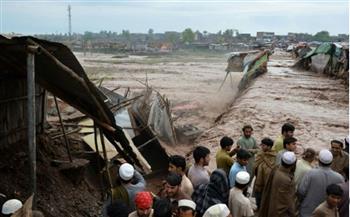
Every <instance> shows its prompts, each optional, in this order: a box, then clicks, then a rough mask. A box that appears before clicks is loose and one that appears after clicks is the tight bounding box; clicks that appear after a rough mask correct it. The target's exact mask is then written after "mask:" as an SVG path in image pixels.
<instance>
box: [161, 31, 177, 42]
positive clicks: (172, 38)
mask: <svg viewBox="0 0 350 217" xmlns="http://www.w3.org/2000/svg"><path fill="white" fill-rule="evenodd" d="M164 38H165V41H166V42H170V43H172V44H176V42H177V41H178V40H179V35H178V34H176V32H165V33H164Z"/></svg>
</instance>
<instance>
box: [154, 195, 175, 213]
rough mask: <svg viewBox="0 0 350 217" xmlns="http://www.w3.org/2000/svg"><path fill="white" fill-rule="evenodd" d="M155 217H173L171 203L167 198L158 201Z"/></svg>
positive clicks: (155, 203)
mask: <svg viewBox="0 0 350 217" xmlns="http://www.w3.org/2000/svg"><path fill="white" fill-rule="evenodd" d="M153 210H154V213H153V217H171V216H172V212H171V211H172V210H171V202H170V200H169V199H167V198H160V199H156V200H155V202H154V206H153Z"/></svg>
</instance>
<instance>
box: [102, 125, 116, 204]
mask: <svg viewBox="0 0 350 217" xmlns="http://www.w3.org/2000/svg"><path fill="white" fill-rule="evenodd" d="M99 131H100V139H101V144H102V149H103V158H104V160H105V167H106V172H107V176H108V185H109V189H108V190H109V191H110V192H109V193H110V195H111V201H112V203H113V197H112V187H113V186H112V177H111V174H110V172H109V163H108V158H107V151H106V146H105V140H104V136H103V131H102V129H101V128H99Z"/></svg>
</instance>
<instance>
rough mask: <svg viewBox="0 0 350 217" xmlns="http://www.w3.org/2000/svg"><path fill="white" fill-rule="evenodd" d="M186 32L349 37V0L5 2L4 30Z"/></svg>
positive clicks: (1, 3) (0, 27)
mask: <svg viewBox="0 0 350 217" xmlns="http://www.w3.org/2000/svg"><path fill="white" fill-rule="evenodd" d="M68 5H71V12H72V32H76V33H84V32H85V31H91V32H99V31H101V30H106V31H112V32H118V33H120V32H121V31H122V30H129V31H130V32H133V33H147V32H148V29H150V28H152V29H153V30H154V32H155V33H162V32H165V31H178V32H181V31H183V30H184V29H186V28H191V29H192V30H194V31H196V30H199V31H201V32H203V31H204V30H205V31H208V32H210V33H217V32H218V31H220V30H223V31H224V30H226V29H237V30H238V31H239V32H240V33H251V34H252V35H255V34H256V32H257V31H270V32H275V34H278V35H286V34H287V33H288V32H298V33H310V34H315V33H316V32H319V31H321V30H326V31H329V32H330V34H331V35H337V34H340V33H346V34H348V33H349V2H348V1H347V0H332V1H329V0H270V1H267V0H217V1H214V0H177V1H176V0H101V1H93V0H71V1H65V0H56V1H53V0H32V1H30V0H0V32H1V33H12V32H14V33H19V34H25V35H33V34H51V33H67V32H68V10H67V8H68Z"/></svg>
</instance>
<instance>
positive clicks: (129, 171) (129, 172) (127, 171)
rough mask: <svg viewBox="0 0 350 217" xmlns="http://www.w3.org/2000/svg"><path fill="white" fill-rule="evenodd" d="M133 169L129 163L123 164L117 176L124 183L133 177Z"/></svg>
mask: <svg viewBox="0 0 350 217" xmlns="http://www.w3.org/2000/svg"><path fill="white" fill-rule="evenodd" d="M134 172H135V170H134V167H133V166H132V165H131V164H129V163H123V164H122V165H121V166H120V168H119V176H120V178H122V179H123V180H125V181H128V180H130V179H131V178H132V177H133V176H134Z"/></svg>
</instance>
